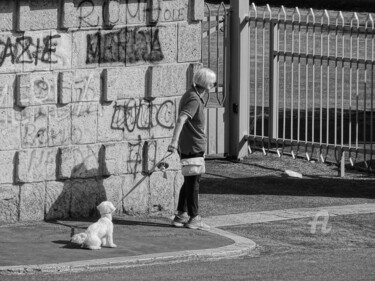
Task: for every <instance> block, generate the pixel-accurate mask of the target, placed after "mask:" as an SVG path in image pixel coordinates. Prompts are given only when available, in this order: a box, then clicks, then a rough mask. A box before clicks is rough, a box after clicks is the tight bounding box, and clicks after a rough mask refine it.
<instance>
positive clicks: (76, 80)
mask: <svg viewBox="0 0 375 281" xmlns="http://www.w3.org/2000/svg"><path fill="white" fill-rule="evenodd" d="M73 74H74V76H73V92H72V101H73V102H82V101H99V100H100V93H101V91H100V89H101V87H100V85H101V78H100V75H101V70H90V69H89V70H85V69H82V70H76V71H74V72H73Z"/></svg>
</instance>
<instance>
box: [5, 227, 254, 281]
mask: <svg viewBox="0 0 375 281" xmlns="http://www.w3.org/2000/svg"><path fill="white" fill-rule="evenodd" d="M206 231H208V232H211V233H214V234H217V235H221V236H224V237H226V238H229V239H232V240H233V241H234V244H232V245H228V246H224V247H219V248H214V249H204V250H190V251H179V252H167V253H160V254H148V255H139V256H131V257H117V258H107V259H96V260H85V261H74V262H66V263H56V264H42V265H19V266H1V267H0V275H13V274H35V273H64V272H67V273H68V272H83V271H94V270H111V269H118V268H128V267H136V266H146V265H156V264H167V263H168V264H171V263H181V262H190V261H210V260H220V259H231V258H238V257H243V256H247V255H249V254H250V253H251V251H252V250H253V249H254V248H255V247H256V244H255V242H254V241H252V240H250V239H247V238H245V237H241V236H238V235H236V234H233V233H230V232H227V231H224V230H221V229H218V228H211V229H210V230H206Z"/></svg>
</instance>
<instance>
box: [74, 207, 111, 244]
mask: <svg viewBox="0 0 375 281" xmlns="http://www.w3.org/2000/svg"><path fill="white" fill-rule="evenodd" d="M96 208H97V209H98V211H99V213H100V215H101V217H100V219H99V220H98V221H97V222H96V223H93V224H92V225H90V226H89V227H88V228H87V230H86V231H85V232H82V233H79V234H76V235H73V237H72V239H71V242H73V243H76V244H79V245H81V247H82V248H88V249H91V250H99V249H101V246H104V247H110V248H116V247H117V246H116V244H114V243H113V223H112V213H113V212H114V211H115V210H116V208H115V207H114V206H113V204H112V203H111V202H109V201H104V202H102V203H100V204H99V205H98V206H97V207H96Z"/></svg>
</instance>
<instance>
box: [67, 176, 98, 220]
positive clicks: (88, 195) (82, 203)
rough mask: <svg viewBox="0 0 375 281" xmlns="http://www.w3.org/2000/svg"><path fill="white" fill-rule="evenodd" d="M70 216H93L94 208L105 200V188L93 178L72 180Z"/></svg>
mask: <svg viewBox="0 0 375 281" xmlns="http://www.w3.org/2000/svg"><path fill="white" fill-rule="evenodd" d="M71 186H72V187H71V188H72V200H71V205H70V213H71V217H73V218H78V217H95V216H98V215H99V212H98V211H97V209H96V206H98V205H99V204H100V203H101V202H102V201H104V200H105V190H104V187H103V186H100V185H99V184H98V182H97V181H96V180H95V179H85V180H72V181H71Z"/></svg>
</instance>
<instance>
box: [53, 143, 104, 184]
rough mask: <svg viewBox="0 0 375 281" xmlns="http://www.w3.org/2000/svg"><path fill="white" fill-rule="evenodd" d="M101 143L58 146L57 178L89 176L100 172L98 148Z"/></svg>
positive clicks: (95, 175) (94, 175) (97, 174)
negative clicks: (58, 165)
mask: <svg viewBox="0 0 375 281" xmlns="http://www.w3.org/2000/svg"><path fill="white" fill-rule="evenodd" d="M100 147H101V145H100V144H95V145H86V146H69V147H62V148H60V161H59V162H60V163H59V164H60V167H59V169H58V178H59V179H67V178H89V177H97V176H99V175H100V174H101V171H100V161H99V150H100Z"/></svg>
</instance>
